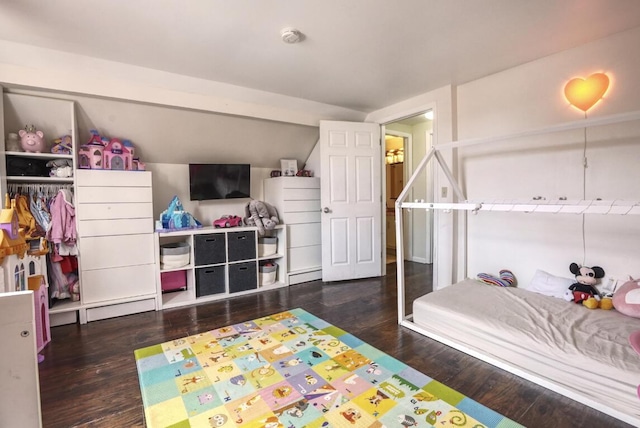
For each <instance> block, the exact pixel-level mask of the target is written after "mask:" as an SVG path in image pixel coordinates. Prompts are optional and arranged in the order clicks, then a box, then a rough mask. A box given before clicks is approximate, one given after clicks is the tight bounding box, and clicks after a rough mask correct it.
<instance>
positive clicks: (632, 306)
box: [613, 279, 640, 318]
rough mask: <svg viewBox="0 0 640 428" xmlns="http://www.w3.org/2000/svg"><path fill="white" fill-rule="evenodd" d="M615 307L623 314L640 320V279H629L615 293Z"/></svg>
mask: <svg viewBox="0 0 640 428" xmlns="http://www.w3.org/2000/svg"><path fill="white" fill-rule="evenodd" d="M613 307H614V308H616V309H617V311H618V312H620V313H621V314H624V315H627V316H630V317H634V318H640V279H629V281H627V282H625V283H624V284H622V286H621V287H620V288H618V289H617V290H616V291H615V293H613Z"/></svg>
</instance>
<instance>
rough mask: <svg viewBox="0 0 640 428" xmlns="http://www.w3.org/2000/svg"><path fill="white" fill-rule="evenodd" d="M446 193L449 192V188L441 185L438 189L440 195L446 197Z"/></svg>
mask: <svg viewBox="0 0 640 428" xmlns="http://www.w3.org/2000/svg"><path fill="white" fill-rule="evenodd" d="M448 194H449V188H448V187H442V188H441V189H440V197H442V198H446V197H447V195H448Z"/></svg>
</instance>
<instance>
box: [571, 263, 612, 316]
mask: <svg viewBox="0 0 640 428" xmlns="http://www.w3.org/2000/svg"><path fill="white" fill-rule="evenodd" d="M569 270H570V271H571V273H572V274H574V275H575V277H576V282H575V283H574V284H571V285H570V286H569V289H568V290H567V292H566V294H565V300H567V301H569V302H575V303H582V302H583V301H585V300H587V299H588V298H589V297H594V298H595V299H596V300H600V292H599V291H598V289H597V288H596V287H594V285H595V284H596V282H598V278H603V277H604V269H602V268H601V267H600V266H594V267H587V266H578V264H577V263H571V265H570V266H569ZM596 306H597V304H596Z"/></svg>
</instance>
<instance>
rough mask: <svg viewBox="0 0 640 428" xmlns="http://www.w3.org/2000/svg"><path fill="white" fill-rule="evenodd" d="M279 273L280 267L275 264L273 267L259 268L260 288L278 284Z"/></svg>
mask: <svg viewBox="0 0 640 428" xmlns="http://www.w3.org/2000/svg"><path fill="white" fill-rule="evenodd" d="M277 273H278V265H277V264H276V263H273V266H263V265H261V266H260V267H259V275H258V277H259V282H258V284H259V285H260V286H263V285H271V284H273V283H275V282H276V276H277Z"/></svg>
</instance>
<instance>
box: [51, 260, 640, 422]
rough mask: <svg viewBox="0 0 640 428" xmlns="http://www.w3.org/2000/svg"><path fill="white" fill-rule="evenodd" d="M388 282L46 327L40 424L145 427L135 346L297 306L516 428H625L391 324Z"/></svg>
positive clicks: (411, 288)
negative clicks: (520, 427) (48, 333)
mask: <svg viewBox="0 0 640 428" xmlns="http://www.w3.org/2000/svg"><path fill="white" fill-rule="evenodd" d="M405 277H406V280H405V282H406V286H407V290H408V296H409V298H408V300H409V301H410V299H411V298H412V297H414V296H418V295H421V294H423V293H425V292H427V291H429V288H430V284H431V271H430V266H429V265H421V264H416V263H406V275H405ZM395 283H396V279H395V266H394V265H388V271H387V276H385V277H382V278H376V279H367V280H358V281H350V282H339V283H322V282H320V281H314V282H309V283H305V284H298V285H294V286H291V287H288V288H286V289H279V290H273V291H268V292H264V293H258V294H253V295H247V296H241V297H236V298H232V299H229V300H224V301H218V302H213V303H207V304H200V305H195V306H189V307H185V308H178V309H170V310H165V311H160V312H146V313H142V314H137V315H130V316H126V317H120V318H113V319H108V320H103V321H95V322H91V323H88V324H86V325H68V326H60V327H55V328H53V329H52V337H53V340H52V342H51V343H50V344H49V345H47V347H46V348H45V349H44V351H43V355H44V356H45V360H44V361H43V362H42V363H41V364H40V384H41V399H42V417H43V424H44V427H48V428H54V427H60V428H69V427H110V428H119V427H139V426H144V416H143V410H142V399H141V397H140V388H139V385H138V376H137V372H136V365H135V361H134V357H133V351H134V350H135V349H138V348H142V347H145V346H150V345H155V344H158V343H161V342H165V341H169V340H173V339H177V338H181V337H185V336H188V335H192V334H196V333H199V332H204V331H208V330H212V329H214V328H218V327H221V326H225V325H229V324H234V323H239V322H242V321H246V320H250V319H254V318H258V317H261V316H265V315H269V314H272V313H275V312H280V311H283V310H287V309H292V308H296V307H300V308H303V309H305V310H307V311H309V312H311V313H313V314H314V315H316V316H318V317H320V318H322V319H324V320H326V321H328V322H329V323H331V324H334V325H336V326H338V327H341V328H342V329H344V330H347V331H349V332H350V333H352V334H354V335H355V336H357V337H359V338H360V339H362V340H364V341H366V342H368V343H369V344H371V345H373V346H375V347H377V348H378V349H381V350H382V351H384V352H386V353H388V354H390V355H392V356H394V357H396V358H398V359H399V360H401V361H403V362H405V363H407V364H409V365H411V366H412V367H414V368H416V369H417V370H419V371H421V372H423V373H425V374H427V375H428V376H431V377H432V378H434V379H436V380H438V381H440V382H442V383H444V384H446V385H448V386H449V387H451V388H454V389H456V390H458V391H459V392H461V393H462V394H464V395H466V396H469V397H471V398H473V399H475V400H476V401H478V402H480V403H481V404H484V405H485V406H488V407H490V408H492V409H494V410H495V411H497V412H500V413H502V414H503V415H505V416H507V417H509V418H511V419H513V420H515V421H517V422H519V423H521V424H523V425H525V426H528V427H552V428H564V427H585V428H590V427H593V428H600V427H628V426H629V425H627V424H624V423H622V422H619V421H618V420H616V419H613V418H611V417H609V416H607V415H604V414H602V413H599V412H597V411H595V410H592V409H591V408H589V407H586V406H583V405H580V404H578V403H577V402H575V401H573V400H570V399H568V398H565V397H562V396H560V395H558V394H555V393H553V392H550V391H548V390H546V389H544V388H542V387H540V386H537V385H535V384H532V383H530V382H528V381H525V380H522V379H520V378H518V377H517V376H515V375H512V374H510V373H507V372H505V371H503V370H500V369H497V368H494V367H493V366H491V365H489V364H487V363H484V362H482V361H480V360H477V359H475V358H472V357H469V356H467V355H465V354H463V353H461V352H459V351H456V350H454V349H452V348H449V347H447V346H445V345H442V344H440V343H438V342H435V341H433V340H431V339H428V338H426V337H424V336H422V335H420V334H418V333H415V332H412V331H410V330H408V329H405V328H403V327H400V326H398V325H397V311H396V288H395ZM427 284H428V285H427ZM408 304H409V303H408Z"/></svg>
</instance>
